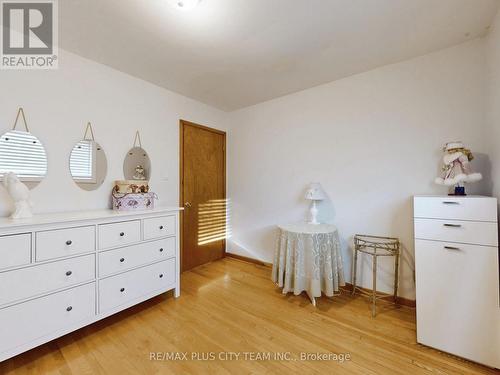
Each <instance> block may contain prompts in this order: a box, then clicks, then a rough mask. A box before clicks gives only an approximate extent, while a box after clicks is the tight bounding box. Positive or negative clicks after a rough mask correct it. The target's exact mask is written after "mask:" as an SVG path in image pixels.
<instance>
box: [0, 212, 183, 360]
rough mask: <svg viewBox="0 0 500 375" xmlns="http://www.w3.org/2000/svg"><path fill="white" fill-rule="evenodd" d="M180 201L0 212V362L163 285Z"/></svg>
mask: <svg viewBox="0 0 500 375" xmlns="http://www.w3.org/2000/svg"><path fill="white" fill-rule="evenodd" d="M178 213H179V208H162V209H155V210H152V211H143V212H140V213H139V212H134V213H116V212H113V211H110V210H104V211H85V212H78V213H64V214H50V215H40V216H35V217H34V218H32V219H23V220H16V221H13V220H10V219H7V218H2V219H0V361H3V360H5V359H7V358H10V357H13V356H15V355H17V354H19V353H22V352H24V351H26V350H29V349H31V348H34V347H36V346H38V345H40V344H43V343H45V342H47V341H50V340H52V339H54V338H57V337H59V336H62V335H64V334H66V333H69V332H71V331H74V330H76V329H79V328H81V327H83V326H85V325H88V324H90V323H93V322H95V321H97V320H100V319H103V318H104V317H106V316H109V315H112V314H114V313H116V312H118V311H121V310H124V309H126V308H128V307H130V306H133V305H135V304H137V303H140V302H142V301H145V300H147V299H149V298H152V297H154V296H156V295H159V294H161V293H164V292H166V291H168V290H171V289H175V292H174V295H175V297H178V296H179V295H180V284H179V239H178V233H179V220H178V217H179V215H178Z"/></svg>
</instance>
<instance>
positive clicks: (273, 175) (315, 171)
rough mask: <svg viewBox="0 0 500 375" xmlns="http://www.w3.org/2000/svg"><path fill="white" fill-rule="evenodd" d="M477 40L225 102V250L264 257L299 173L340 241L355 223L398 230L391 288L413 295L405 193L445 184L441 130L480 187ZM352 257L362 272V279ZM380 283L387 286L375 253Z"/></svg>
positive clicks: (291, 215) (287, 211) (297, 190)
mask: <svg viewBox="0 0 500 375" xmlns="http://www.w3.org/2000/svg"><path fill="white" fill-rule="evenodd" d="M485 91H486V90H485V49H484V40H474V41H472V42H469V43H466V44H463V45H460V46H457V47H454V48H450V49H446V50H443V51H440V52H437V53H433V54H430V55H426V56H423V57H419V58H416V59H412V60H409V61H405V62H402V63H398V64H394V65H389V66H385V67H382V68H379V69H376V70H373V71H370V72H367V73H363V74H358V75H355V76H352V77H349V78H346V79H342V80H339V81H336V82H332V83H330V84H326V85H322V86H319V87H316V88H313V89H309V90H305V91H302V92H299V93H296V94H292V95H288V96H285V97H282V98H278V99H275V100H272V101H269V102H266V103H263V104H259V105H256V106H253V107H250V108H246V109H243V110H239V111H237V112H234V113H231V114H230V116H229V120H230V123H231V130H230V131H231V142H230V143H229V156H228V160H229V161H230V163H229V171H230V175H231V179H230V181H229V196H230V197H231V199H232V206H233V212H232V231H233V237H232V239H231V241H230V242H229V245H228V251H229V252H234V253H237V254H240V255H244V256H248V257H253V258H258V259H261V260H264V261H268V262H270V261H272V254H273V251H274V246H275V237H276V229H275V225H276V224H278V223H284V222H293V221H299V220H302V219H303V218H304V216H305V214H306V211H307V209H308V205H307V203H306V202H305V201H304V199H303V194H304V192H305V187H306V185H307V184H308V183H309V182H312V181H318V182H321V184H322V185H323V187H324V189H325V190H326V192H327V193H328V194H329V196H330V199H331V201H328V202H323V203H322V204H321V215H322V216H323V219H324V220H325V221H331V222H333V223H335V224H336V225H337V226H338V228H339V230H340V234H341V238H342V240H343V247H344V249H343V252H344V259H345V260H344V262H345V266H346V269H347V271H348V274H347V275H346V276H347V278H348V280H350V264H351V253H350V250H348V243H349V242H350V241H351V238H352V236H353V235H354V234H355V233H363V234H374V235H384V236H385V235H387V236H397V237H399V238H400V239H401V240H402V242H403V244H404V247H405V248H404V254H403V260H402V272H401V295H402V296H404V297H407V298H412V299H413V298H414V296H415V293H414V281H413V269H414V261H413V258H414V256H413V254H414V251H413V224H412V223H413V221H412V203H411V197H412V196H413V195H415V194H432V193H439V194H442V193H446V190H445V189H443V188H441V187H437V186H435V185H434V184H433V179H434V178H435V177H436V173H437V172H438V168H439V165H440V158H441V156H442V152H441V148H442V146H443V144H444V143H445V142H447V141H452V140H463V141H464V142H465V143H466V144H467V145H468V146H470V147H471V148H472V150H474V151H475V154H476V156H477V157H478V158H477V160H476V161H475V162H474V163H475V166H476V169H479V170H480V171H482V172H484V173H485V175H486V181H485V182H484V183H482V184H479V185H476V186H474V187H472V188H471V190H470V191H474V190H476V191H479V192H483V193H488V192H489V190H491V180H490V179H489V172H488V170H489V167H488V160H487V156H486V155H485V154H486V152H487V151H488V148H487V147H486V146H485V144H486V137H485V131H484V129H485V102H486V96H485ZM367 261H368V259H366V260H365V261H364V262H363V272H362V277H361V281H362V284H363V285H364V286H366V287H369V286H371V280H370V276H371V271H370V269H371V268H370V266H369V265H368V263H367ZM379 275H380V280H379V283H381V285H380V288H379V290H384V291H389V290H390V289H391V284H390V280H391V279H392V277H393V276H392V269H391V268H390V267H389V266H388V264H384V265H383V267H382V271H381V272H380V274H379Z"/></svg>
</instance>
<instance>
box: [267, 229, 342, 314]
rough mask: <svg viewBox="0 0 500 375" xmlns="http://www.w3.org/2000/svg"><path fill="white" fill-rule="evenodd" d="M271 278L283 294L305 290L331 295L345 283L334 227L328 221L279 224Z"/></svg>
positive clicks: (313, 301)
mask: <svg viewBox="0 0 500 375" xmlns="http://www.w3.org/2000/svg"><path fill="white" fill-rule="evenodd" d="M278 229H279V234H278V239H277V244H276V251H275V254H274V262H273V272H272V280H273V282H275V283H276V284H277V285H278V286H279V287H280V288H283V294H286V293H289V292H293V294H295V295H299V294H300V293H302V292H303V291H305V292H306V293H307V295H308V296H309V298H310V299H311V302H312V304H313V305H314V306H316V300H315V297H321V293H322V292H323V293H324V294H325V295H326V296H329V297H333V296H334V295H335V293H336V292H339V291H340V287H341V286H345V280H344V268H343V264H342V254H341V249H340V241H339V235H338V231H337V228H336V227H335V226H334V225H331V224H318V225H314V224H306V223H298V224H285V225H279V226H278Z"/></svg>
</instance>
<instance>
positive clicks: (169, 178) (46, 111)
mask: <svg viewBox="0 0 500 375" xmlns="http://www.w3.org/2000/svg"><path fill="white" fill-rule="evenodd" d="M60 52H61V54H60V61H59V69H58V70H55V71H5V70H4V71H0V87H1V90H0V133H4V132H5V131H7V130H10V129H11V127H12V125H13V122H14V119H15V116H16V111H17V108H18V107H19V106H23V107H24V109H25V112H26V116H27V120H28V125H29V127H30V130H31V132H32V133H33V134H35V135H36V136H38V138H39V139H40V140H41V141H42V143H43V144H44V145H45V148H46V152H47V156H48V168H49V169H48V175H47V177H46V178H45V180H44V181H43V182H42V183H41V184H40V185H39V186H38V187H36V188H35V189H34V190H33V200H34V202H35V210H36V212H48V211H69V210H79V209H98V208H106V207H108V204H109V196H110V192H111V188H112V184H113V181H114V180H116V179H123V170H122V166H123V160H124V157H125V155H126V152H127V151H128V150H129V148H130V147H132V143H133V141H134V135H135V131H136V130H137V129H138V130H140V132H141V137H142V143H143V146H144V148H145V149H146V150H147V152H148V153H149V156H150V158H151V161H152V178H151V187H152V190H153V191H155V192H157V193H158V195H159V197H160V201H159V204H160V205H178V197H179V193H178V191H179V119H180V118H182V119H186V120H190V121H193V122H196V123H200V124H204V125H207V126H211V127H215V128H219V129H223V130H224V119H225V117H224V116H225V115H226V114H225V113H224V112H221V111H219V110H216V109H214V108H212V107H209V106H207V105H204V104H201V103H199V102H196V101H193V100H191V99H188V98H185V97H183V96H180V95H177V94H174V93H172V92H170V91H167V90H164V89H162V88H160V87H157V86H154V85H152V84H150V83H147V82H144V81H142V80H139V79H136V78H133V77H131V76H129V75H126V74H124V73H121V72H118V71H116V70H113V69H111V68H109V67H107V66H104V65H101V64H98V63H95V62H92V61H90V60H86V59H84V58H82V57H79V56H77V55H74V54H71V53H67V52H65V51H60ZM87 121H91V122H92V124H93V127H94V132H95V136H96V140H97V141H98V142H99V143H100V144H101V146H102V147H103V148H104V150H105V152H106V157H107V159H108V175H107V179H106V181H105V183H104V184H103V185H102V186H101V187H100V188H99V189H98V190H96V191H94V192H87V191H83V190H81V189H80V188H78V187H77V186H76V184H75V183H74V182H73V180H72V179H71V176H70V173H69V166H68V164H69V155H70V153H71V149H72V148H73V146H74V144H75V143H76V142H77V141H78V140H80V139H81V138H82V137H83V133H84V131H85V125H86V124H87ZM10 209H11V206H10V203H9V199H8V197H7V196H6V193H5V190H4V189H3V188H0V216H3V215H6V214H7V212H8V211H9V210H10Z"/></svg>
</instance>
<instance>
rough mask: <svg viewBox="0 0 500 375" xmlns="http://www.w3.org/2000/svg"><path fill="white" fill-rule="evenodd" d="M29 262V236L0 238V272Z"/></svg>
mask: <svg viewBox="0 0 500 375" xmlns="http://www.w3.org/2000/svg"><path fill="white" fill-rule="evenodd" d="M30 262H31V234H29V233H27V234H17V235H14V236H3V237H0V270H1V269H5V268H10V267H16V266H22V265H25V264H29V263H30Z"/></svg>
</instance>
